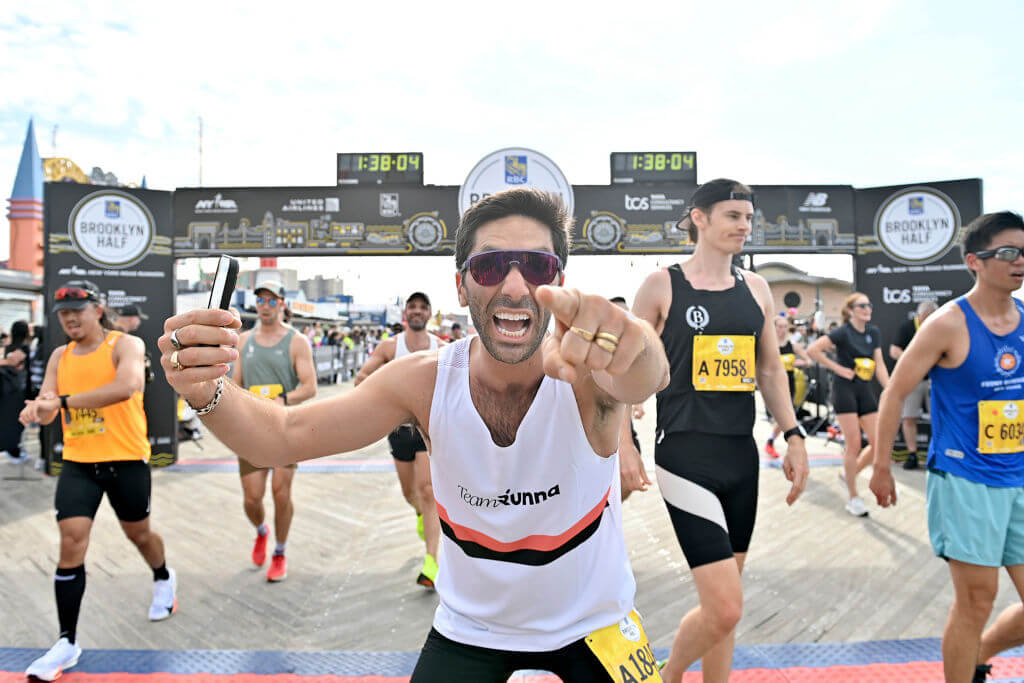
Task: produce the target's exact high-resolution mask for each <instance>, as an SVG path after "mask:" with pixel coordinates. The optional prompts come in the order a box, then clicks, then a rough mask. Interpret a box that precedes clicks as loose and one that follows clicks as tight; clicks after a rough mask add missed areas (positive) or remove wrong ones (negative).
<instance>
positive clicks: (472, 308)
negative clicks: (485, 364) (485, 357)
mask: <svg viewBox="0 0 1024 683" xmlns="http://www.w3.org/2000/svg"><path fill="white" fill-rule="evenodd" d="M466 298H467V299H469V315H470V317H472V318H473V327H475V328H476V331H477V336H479V337H480V341H481V342H482V343H483V345H484V348H485V349H487V352H488V353H490V354H491V356H492V357H494V358H495V359H496V360H499V361H501V362H502V363H508V364H510V365H515V364H516V363H522V362H523V361H525V360H529V359H530V358H531V357H533V354H534V353H536V351H537V349H538V348H539V347H540V345H541V342H543V341H544V334H545V333H546V332H547V329H548V324H549V323H550V322H551V311H548V310H545V311H544V316H543V317H541V316H540V315H539V311H538V310H537V304H536V303H534V301H533V299H531V298H530V297H523V298H522V299H520V300H519V301H512V299H510V298H509V297H502V298H500V299H498V300H496V301H492V302H490V303H491V305H490V306H489V305H487V304H484V303H483V302H479V301H476V300H475V299H473V298H472V297H471V296H469V292H468V291H467V292H466ZM502 306H505V307H507V308H519V309H525V310H529V311H530V312H532V313H533V314H534V320H533V321H532V323H531V324H533V325H536V326H537V329H535V330H530V334H531V335H532V336H533V339H532V340H531V341H530V342H529V343H527V344H523V345H521V346H519V347H518V348H517V349H516V351H515V352H511V353H510V352H503V351H502V349H501V347H500V343H501V342H499V341H498V340H496V339H495V338H494V337H493V332H492V330H493V324H494V321H493V320H492V317H493V313H491V312H490V310H491V308H494V309H497V308H500V307H502ZM513 354H514V355H513Z"/></svg>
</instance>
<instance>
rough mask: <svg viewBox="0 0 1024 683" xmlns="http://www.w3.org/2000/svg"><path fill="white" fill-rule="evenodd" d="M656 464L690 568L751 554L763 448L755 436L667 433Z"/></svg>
mask: <svg viewBox="0 0 1024 683" xmlns="http://www.w3.org/2000/svg"><path fill="white" fill-rule="evenodd" d="M654 463H655V465H656V469H657V475H658V487H659V488H660V489H661V494H662V497H663V498H664V499H665V505H666V507H668V514H669V517H670V518H671V519H672V526H673V527H674V528H675V532H676V538H677V539H678V540H679V547H680V548H682V550H683V554H684V555H685V556H686V561H687V562H688V563H689V565H690V568H691V569H694V568H696V567H700V566H701V565H705V564H710V563H712V562H718V561H719V560H725V559H728V558H730V557H732V556H733V554H735V553H745V552H747V548H749V547H750V537H751V536H752V535H753V533H754V521H755V519H756V517H757V478H758V468H759V463H758V455H757V445H756V444H755V443H754V438H753V437H752V436H724V435H718V434H703V433H701V432H676V433H674V434H666V435H665V436H664V438H662V439H660V440H659V443H658V444H657V445H656V446H655V447H654Z"/></svg>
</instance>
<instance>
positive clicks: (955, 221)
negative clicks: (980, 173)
mask: <svg viewBox="0 0 1024 683" xmlns="http://www.w3.org/2000/svg"><path fill="white" fill-rule="evenodd" d="M855 195H856V209H857V245H858V246H857V258H856V259H855V261H856V266H855V268H856V272H855V273H854V282H855V286H856V289H857V290H858V291H860V292H863V293H864V294H866V295H867V296H868V298H869V299H871V303H873V304H874V309H873V311H872V318H871V321H872V323H874V324H875V325H878V327H879V329H880V330H881V332H882V355H883V356H884V357H885V358H886V359H887V361H888V362H890V363H891V359H890V358H889V345H890V344H891V343H892V342H893V341H894V340H895V337H896V332H897V330H898V329H899V326H900V324H902V323H903V321H905V320H907V319H908V318H911V317H913V313H914V309H915V308H916V307H917V305H918V304H919V303H921V302H922V301H934V302H935V303H937V304H938V305H940V306H941V305H942V304H943V303H945V302H947V301H949V300H950V299H952V298H954V297H957V296H960V295H961V294H963V293H964V292H966V291H967V290H968V289H970V288H971V286H973V284H974V279H973V278H972V277H971V274H970V272H969V271H968V270H967V266H966V265H964V260H963V256H962V255H961V253H960V241H961V229H962V227H963V226H964V225H967V224H968V223H970V222H971V221H972V220H974V219H975V218H977V217H978V216H979V215H981V210H982V209H981V180H979V179H971V180H953V181H946V182H935V183H922V184H919V185H895V186H891V187H872V188H865V189H859V190H856V192H855Z"/></svg>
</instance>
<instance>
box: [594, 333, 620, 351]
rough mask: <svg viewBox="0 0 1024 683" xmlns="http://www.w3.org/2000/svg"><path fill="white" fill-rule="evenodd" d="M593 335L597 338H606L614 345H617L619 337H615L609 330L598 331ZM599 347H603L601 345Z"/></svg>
mask: <svg viewBox="0 0 1024 683" xmlns="http://www.w3.org/2000/svg"><path fill="white" fill-rule="evenodd" d="M594 336H595V337H597V338H598V339H604V340H607V341H609V342H611V343H612V344H615V345H616V346H618V345H619V338H618V337H616V336H615V335H614V334H612V333H611V332H598V333H597V334H595V335H594ZM601 348H602V349H603V348H604V347H603V346H602V347H601Z"/></svg>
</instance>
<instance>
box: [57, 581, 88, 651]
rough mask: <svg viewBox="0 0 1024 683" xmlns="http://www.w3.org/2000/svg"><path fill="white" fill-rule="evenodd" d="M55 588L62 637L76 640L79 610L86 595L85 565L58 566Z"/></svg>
mask: <svg viewBox="0 0 1024 683" xmlns="http://www.w3.org/2000/svg"><path fill="white" fill-rule="evenodd" d="M53 589H54V593H56V595H57V620H58V621H59V622H60V637H61V638H67V639H68V642H71V643H74V642H75V636H76V633H75V631H76V630H77V629H78V610H79V608H80V607H81V606H82V596H83V595H85V565H84V564H82V565H79V566H77V567H71V568H69V569H65V568H63V567H57V574H56V576H54V577H53Z"/></svg>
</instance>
